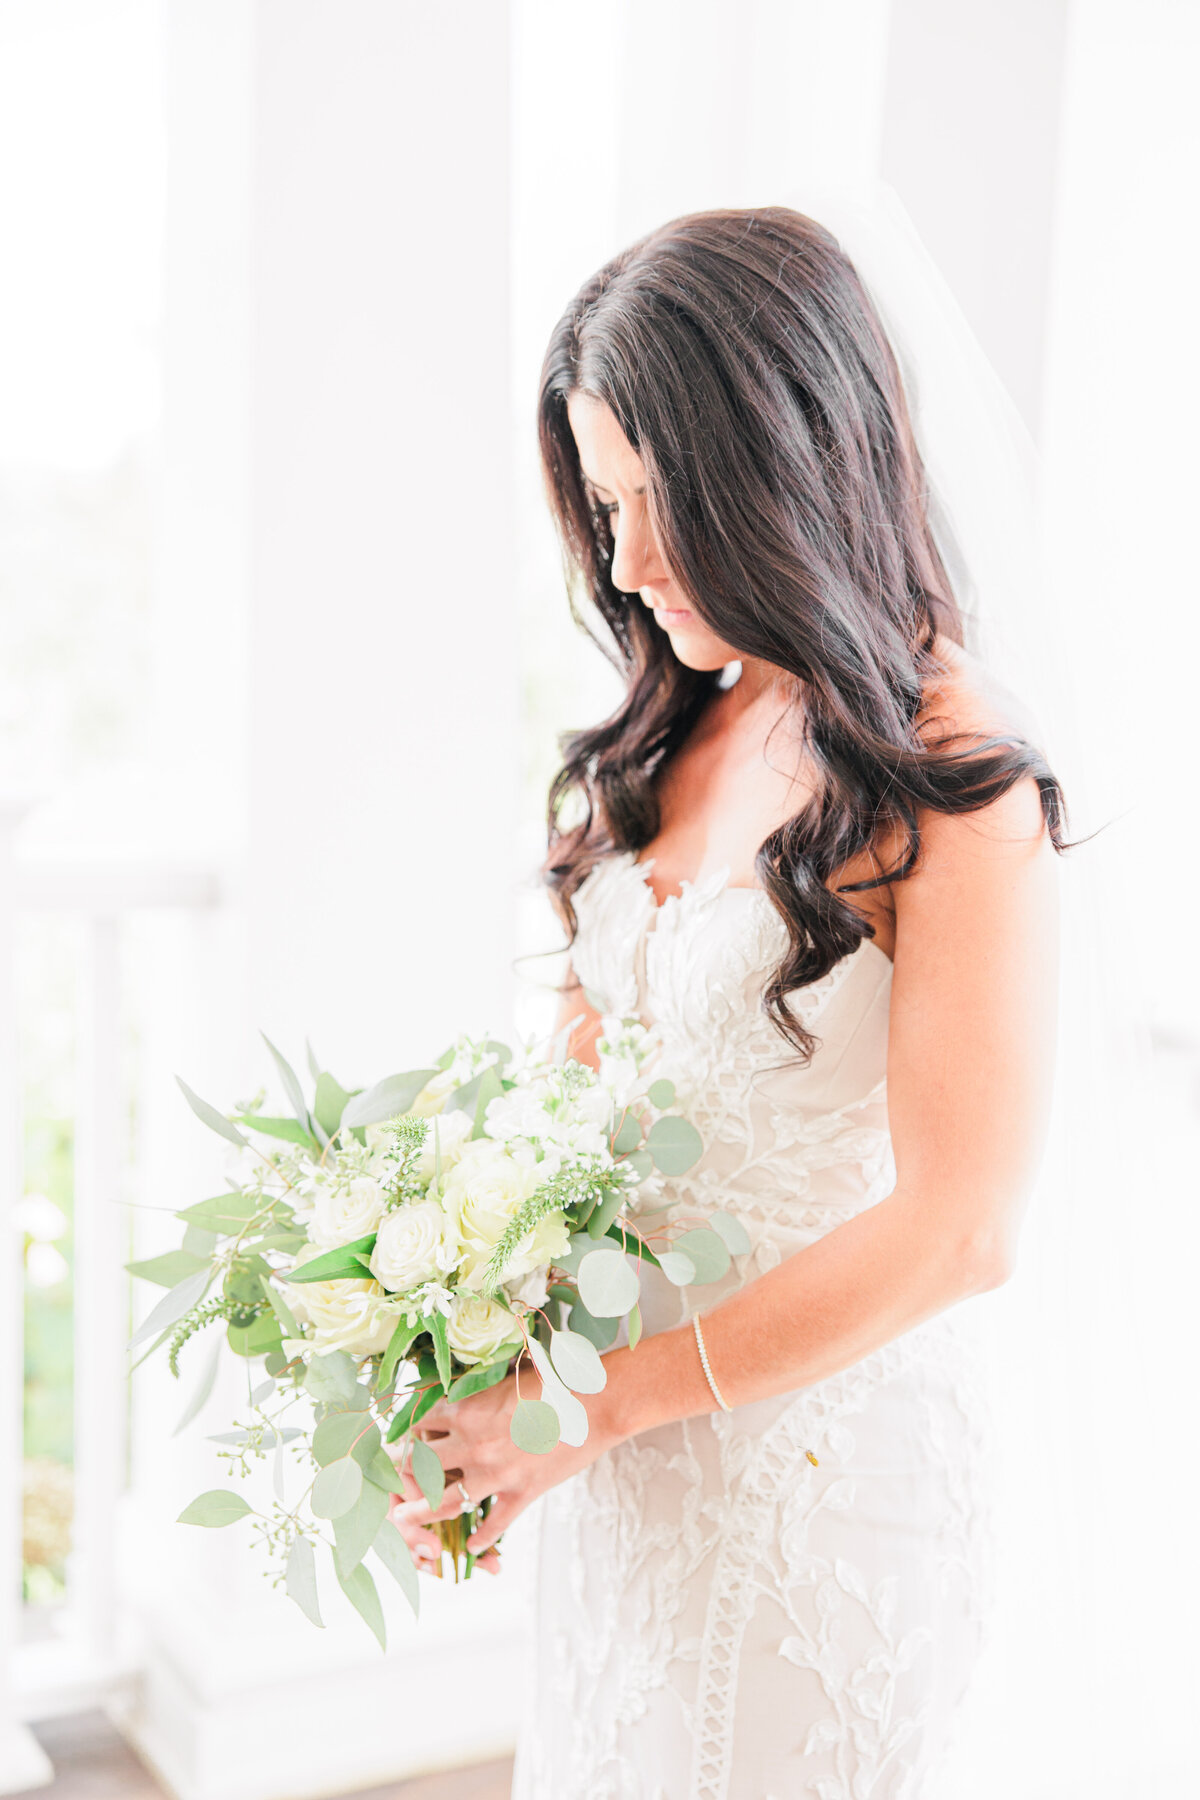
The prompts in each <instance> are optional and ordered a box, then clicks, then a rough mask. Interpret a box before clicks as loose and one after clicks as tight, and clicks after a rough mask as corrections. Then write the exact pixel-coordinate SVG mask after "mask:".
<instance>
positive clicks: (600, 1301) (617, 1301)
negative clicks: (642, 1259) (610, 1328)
mask: <svg viewBox="0 0 1200 1800" xmlns="http://www.w3.org/2000/svg"><path fill="white" fill-rule="evenodd" d="M640 1291H641V1290H640V1288H639V1285H638V1278H637V1274H636V1271H635V1270H633V1269H631V1268H630V1266H629V1264H628V1263H627V1262H626V1260H625V1258H624V1256H623V1255H622V1254H621V1252H620V1251H619V1250H593V1251H592V1252H591V1254H590V1255H588V1256H585V1257H583V1258H582V1260H581V1261H580V1264H579V1297H580V1299H581V1300H582V1301H583V1304H584V1305H585V1306H586V1307H587V1309H588V1311H589V1312H590V1313H591V1314H592V1315H593V1316H594V1317H595V1318H598V1319H606V1318H608V1319H611V1318H619V1317H621V1316H622V1315H623V1314H624V1313H627V1312H628V1311H629V1309H630V1307H631V1306H636V1305H637V1301H638V1294H639V1292H640Z"/></svg>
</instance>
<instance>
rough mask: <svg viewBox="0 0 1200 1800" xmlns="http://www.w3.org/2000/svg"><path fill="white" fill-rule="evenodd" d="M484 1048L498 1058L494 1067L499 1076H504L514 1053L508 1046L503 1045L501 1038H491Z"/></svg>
mask: <svg viewBox="0 0 1200 1800" xmlns="http://www.w3.org/2000/svg"><path fill="white" fill-rule="evenodd" d="M483 1047H484V1049H485V1050H487V1051H489V1052H490V1053H491V1055H493V1056H494V1057H495V1058H496V1061H495V1063H494V1064H493V1065H492V1066H493V1067H494V1069H495V1071H496V1073H497V1075H502V1074H503V1073H504V1071H505V1069H507V1067H508V1065H509V1063H510V1062H511V1061H512V1051H511V1050H510V1048H509V1046H508V1045H507V1044H502V1043H501V1042H500V1040H499V1038H489V1039H488V1040H487V1043H486V1044H485V1045H484V1046H483Z"/></svg>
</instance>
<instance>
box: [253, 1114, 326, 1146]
mask: <svg viewBox="0 0 1200 1800" xmlns="http://www.w3.org/2000/svg"><path fill="white" fill-rule="evenodd" d="M234 1117H235V1118H236V1120H237V1122H238V1124H239V1125H245V1126H246V1128H247V1130H250V1131H261V1132H262V1134H263V1136H264V1137H273V1138H282V1139H283V1141H284V1143H287V1144H299V1145H300V1148H301V1149H302V1150H312V1151H316V1150H319V1149H320V1145H319V1144H318V1143H317V1140H316V1138H315V1137H314V1136H313V1134H312V1132H311V1131H309V1130H308V1128H307V1126H304V1125H301V1123H300V1121H299V1119H264V1118H263V1117H262V1116H261V1115H260V1114H258V1113H235V1114H234Z"/></svg>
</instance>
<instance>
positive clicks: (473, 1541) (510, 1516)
mask: <svg viewBox="0 0 1200 1800" xmlns="http://www.w3.org/2000/svg"><path fill="white" fill-rule="evenodd" d="M520 1510H521V1508H520V1506H519V1505H514V1503H513V1502H512V1501H511V1500H509V1499H507V1498H505V1497H501V1498H500V1499H499V1500H494V1501H493V1502H492V1510H491V1511H490V1512H489V1513H488V1516H487V1518H486V1519H484V1520H482V1521H481V1522H480V1524H479V1527H478V1529H477V1530H475V1531H474V1532H472V1534H471V1536H470V1537H469V1538H468V1539H467V1549H468V1550H469V1551H470V1552H471V1554H472V1556H478V1557H481V1558H482V1556H483V1555H484V1552H485V1551H488V1550H490V1549H491V1548H492V1546H493V1544H494V1543H495V1542H496V1539H497V1538H498V1537H499V1536H500V1534H501V1532H503V1531H507V1530H508V1527H509V1526H510V1525H511V1524H512V1522H513V1520H514V1519H515V1518H516V1516H517V1514H518V1513H519V1512H520Z"/></svg>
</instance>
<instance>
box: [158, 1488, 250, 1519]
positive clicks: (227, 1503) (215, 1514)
mask: <svg viewBox="0 0 1200 1800" xmlns="http://www.w3.org/2000/svg"><path fill="white" fill-rule="evenodd" d="M252 1511H253V1508H252V1507H251V1506H249V1505H247V1503H246V1501H245V1500H243V1499H242V1496H241V1495H240V1494H231V1493H230V1492H229V1489H228V1488H210V1489H209V1490H208V1492H207V1493H206V1494H198V1495H197V1496H196V1498H195V1499H194V1500H193V1501H192V1502H191V1504H190V1505H189V1506H185V1507H184V1509H183V1511H182V1512H181V1513H180V1515H179V1518H178V1519H177V1520H176V1523H177V1524H179V1525H206V1526H208V1527H210V1528H211V1529H218V1528H219V1527H221V1526H222V1525H236V1523H237V1521H238V1520H239V1519H244V1518H246V1517H247V1515H248V1514H249V1513H251V1512H252Z"/></svg>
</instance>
